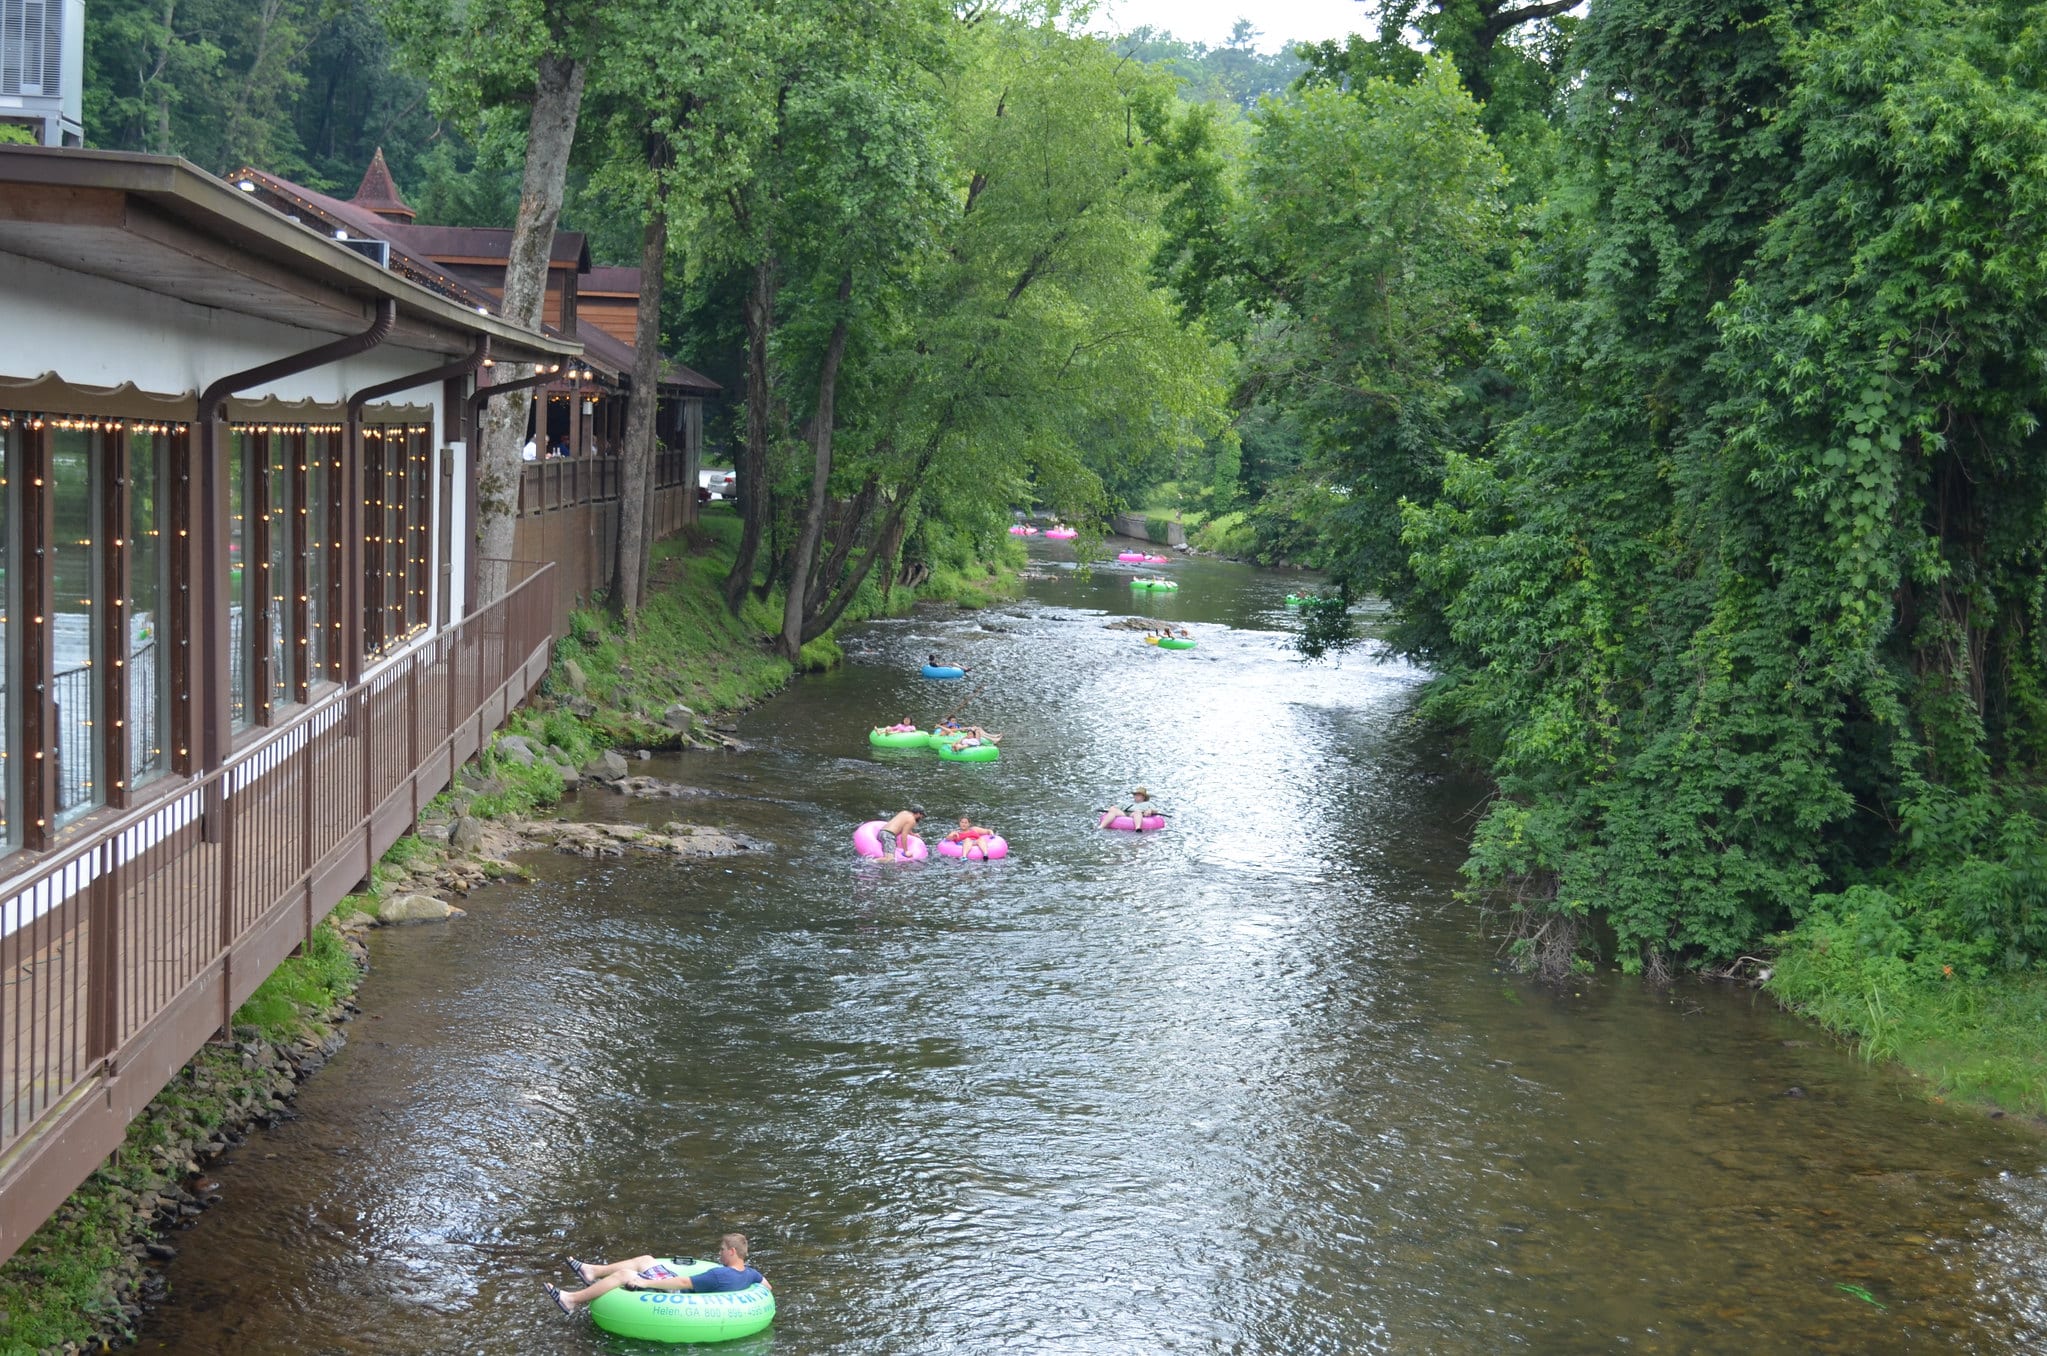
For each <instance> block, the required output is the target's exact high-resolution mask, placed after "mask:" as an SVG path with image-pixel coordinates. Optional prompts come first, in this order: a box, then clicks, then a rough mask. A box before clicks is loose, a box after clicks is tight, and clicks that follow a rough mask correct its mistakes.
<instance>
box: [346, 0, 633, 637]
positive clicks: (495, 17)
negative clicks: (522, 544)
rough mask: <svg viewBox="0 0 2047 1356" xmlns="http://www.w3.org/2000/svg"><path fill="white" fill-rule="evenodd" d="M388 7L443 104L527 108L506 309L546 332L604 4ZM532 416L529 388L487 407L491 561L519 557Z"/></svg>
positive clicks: (481, 463) (484, 587)
mask: <svg viewBox="0 0 2047 1356" xmlns="http://www.w3.org/2000/svg"><path fill="white" fill-rule="evenodd" d="M388 2H389V6H390V7H389V9H388V11H387V15H388V18H389V21H390V23H391V25H392V28H393V31H394V33H395V34H396V35H397V36H398V38H399V40H400V41H401V43H402V44H403V45H404V47H405V50H406V51H407V53H408V55H409V56H410V58H411V60H412V61H413V62H414V63H416V64H417V65H418V66H419V67H420V68H421V69H422V70H423V71H424V72H425V73H426V74H427V75H428V78H429V80H430V81H431V83H432V85H433V88H434V91H435V98H436V100H437V101H438V102H439V104H440V106H441V107H443V108H445V109H447V110H449V111H451V112H454V113H456V114H457V115H458V116H461V115H467V116H468V117H469V118H471V119H474V118H475V117H476V116H478V115H479V114H481V112H482V111H483V110H484V109H486V108H500V107H508V106H515V105H517V106H524V107H525V108H526V109H527V118H526V159H525V173H524V176H523V179H522V181H521V184H520V189H519V210H518V214H517V215H516V216H515V217H514V219H513V222H512V241H511V246H510V248H509V250H508V254H509V256H510V257H509V259H508V260H507V262H506V265H505V284H504V295H503V298H502V301H501V304H500V308H499V309H500V311H501V313H502V314H503V315H504V317H505V318H506V319H507V320H509V321H511V322H512V323H513V324H515V325H523V326H526V327H527V328H529V329H538V328H539V327H540V324H541V320H542V317H543V315H544V313H545V310H544V308H545V303H546V299H547V281H548V262H549V260H550V259H551V258H552V256H553V253H554V235H555V226H556V224H557V222H558V221H559V220H560V217H561V208H562V195H563V191H564V188H565V185H566V182H567V179H568V169H569V154H570V151H571V150H572V149H573V148H574V145H575V140H576V121H577V118H578V117H579V116H580V114H581V112H582V106H583V89H584V85H585V82H586V80H587V79H588V75H589V65H590V61H591V59H592V58H593V56H594V55H596V53H597V51H598V49H599V45H600V42H601V39H602V37H603V29H602V26H601V18H602V15H603V10H604V7H603V6H602V5H599V4H598V3H596V0H538V3H537V4H528V3H526V2H525V0H481V2H480V3H461V4H451V3H450V0H388ZM496 370H497V372H498V373H499V374H500V375H501V376H502V377H503V378H504V379H505V380H507V381H511V380H518V379H520V378H523V377H526V376H530V375H531V374H532V373H531V369H528V368H516V367H510V366H509V365H501V366H500V367H498V368H497V369H496ZM531 411H532V399H531V393H530V392H529V391H523V390H522V391H519V392H516V393H514V394H512V395H510V396H507V397H501V398H499V399H497V400H493V401H491V402H490V403H489V404H488V405H487V406H486V407H485V415H484V418H483V421H482V427H481V429H480V430H479V432H478V437H477V443H478V446H477V448H476V454H475V474H476V485H477V524H476V535H477V549H478V554H479V555H480V556H481V557H482V558H483V559H485V560H487V561H502V560H508V559H510V558H511V555H512V550H513V545H512V542H513V534H514V529H515V527H516V523H517V518H518V512H519V480H520V470H521V465H522V458H521V455H520V454H521V449H522V448H523V446H524V444H525V442H526V426H527V422H528V419H529V417H530V416H531ZM479 585H480V589H481V593H480V599H481V601H484V602H488V601H490V599H492V598H494V597H496V596H498V595H499V594H501V593H503V592H504V590H505V588H506V585H507V578H506V575H505V573H504V572H503V571H502V570H498V569H492V568H486V570H485V571H484V577H483V579H482V580H480V581H479Z"/></svg>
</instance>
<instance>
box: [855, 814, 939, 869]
mask: <svg viewBox="0 0 2047 1356" xmlns="http://www.w3.org/2000/svg"><path fill="white" fill-rule="evenodd" d="M887 825H888V821H887V820H884V819H870V820H868V821H867V822H866V823H865V824H862V825H861V826H860V827H859V828H857V829H855V830H853V851H855V852H857V853H859V854H860V855H861V856H863V857H879V856H881V831H882V829H884V828H886V827H887ZM896 845H897V849H898V850H897V853H896V855H897V857H898V859H899V860H902V861H906V862H921V861H923V860H924V859H925V858H926V857H929V856H930V855H931V849H929V848H927V847H925V846H924V840H923V839H922V838H919V837H918V836H917V835H916V834H914V833H906V834H903V835H902V836H901V837H900V838H898V839H897V840H896Z"/></svg>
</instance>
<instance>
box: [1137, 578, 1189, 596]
mask: <svg viewBox="0 0 2047 1356" xmlns="http://www.w3.org/2000/svg"><path fill="white" fill-rule="evenodd" d="M1130 587H1131V588H1134V589H1139V590H1145V589H1149V590H1150V591H1152V592H1154V593H1172V592H1174V591H1175V590H1177V589H1178V588H1179V587H1180V586H1179V585H1178V584H1175V583H1174V582H1173V581H1172V580H1170V579H1133V580H1131V581H1130Z"/></svg>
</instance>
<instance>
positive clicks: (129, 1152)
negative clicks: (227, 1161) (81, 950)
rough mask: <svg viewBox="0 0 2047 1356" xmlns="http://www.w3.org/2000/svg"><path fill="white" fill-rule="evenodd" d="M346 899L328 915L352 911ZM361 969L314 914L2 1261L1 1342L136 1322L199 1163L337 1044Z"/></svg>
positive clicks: (86, 1335) (115, 1329)
mask: <svg viewBox="0 0 2047 1356" xmlns="http://www.w3.org/2000/svg"><path fill="white" fill-rule="evenodd" d="M363 904H364V901H361V900H357V899H355V898H354V897H351V898H350V899H349V900H346V901H344V902H343V904H342V905H341V907H340V908H338V909H337V910H336V911H335V915H336V917H341V916H345V915H347V914H348V913H351V912H356V911H359V910H360V909H361V908H362V907H363ZM360 977H361V965H360V962H359V952H358V948H357V947H356V946H355V945H354V944H352V943H351V942H349V941H348V940H347V939H345V938H344V937H343V935H342V933H341V931H340V930H339V929H338V928H337V927H336V926H335V918H329V919H328V920H327V921H326V922H324V923H322V924H321V926H320V927H319V929H318V930H317V931H316V932H315V933H314V937H313V942H312V945H310V946H309V947H307V948H306V951H305V954H303V955H300V956H294V957H292V958H291V959H289V960H287V961H285V963H284V964H283V965H282V966H280V967H279V968H278V970H277V971H276V973H274V974H272V975H271V976H270V978H269V979H267V980H265V981H264V982H263V984H262V986H261V987H259V988H258V989H257V990H256V992H255V993H254V994H252V995H251V996H250V998H249V1001H248V1002H247V1003H245V1004H243V1006H242V1008H241V1010H240V1011H239V1012H237V1013H236V1014H235V1033H234V1034H235V1040H234V1041H233V1042H232V1043H226V1042H214V1043H212V1044H209V1045H207V1046H206V1048H205V1049H203V1050H202V1051H200V1053H199V1054H198V1056H197V1057H195V1058H194V1059H193V1060H192V1062H191V1063H190V1064H188V1065H186V1066H185V1068H184V1070H183V1071H182V1072H181V1073H180V1074H179V1075H178V1076H177V1078H175V1079H174V1080H172V1082H171V1084H170V1086H169V1087H167V1088H165V1089H164V1090H163V1091H162V1092H160V1093H158V1094H157V1096H156V1099H155V1100H154V1101H152V1102H151V1103H150V1104H149V1106H148V1108H147V1109H145V1110H144V1111H143V1113H142V1115H140V1116H139V1117H137V1118H136V1119H135V1121H134V1122H133V1123H132V1124H131V1125H129V1127H128V1134H127V1137H126V1139H125V1140H124V1142H123V1143H122V1146H121V1148H120V1149H119V1150H117V1151H116V1152H115V1153H114V1155H113V1156H112V1157H111V1158H109V1159H108V1160H107V1162H106V1163H105V1164H103V1165H102V1166H101V1167H100V1168H99V1169H98V1170H97V1171H96V1172H94V1173H93V1175H92V1176H91V1177H89V1178H87V1179H86V1181H85V1183H84V1185H82V1186H80V1187H79V1189H78V1190H77V1191H75V1192H73V1193H72V1195H71V1198H70V1199H69V1200H68V1201H66V1202H65V1203H64V1205H63V1207H62V1208H60V1209H59V1210H58V1211H57V1213H56V1214H55V1215H53V1216H51V1218H50V1219H49V1220H48V1221H47V1222H46V1223H44V1225H43V1226H42V1227H41V1228H40V1229H38V1230H37V1231H36V1232H35V1233H34V1234H33V1235H31V1236H30V1237H29V1239H28V1240H27V1241H26V1242H25V1243H23V1244H22V1246H21V1248H20V1249H19V1250H18V1251H17V1252H16V1253H15V1254H14V1256H13V1257H12V1258H11V1259H9V1261H8V1262H7V1265H6V1266H5V1267H0V1352H4V1353H6V1356H27V1353H33V1352H46V1351H52V1350H64V1349H66V1347H67V1344H69V1346H70V1348H71V1349H76V1350H87V1349H97V1347H98V1346H99V1344H100V1343H101V1342H102V1341H105V1340H108V1339H113V1340H119V1339H121V1338H123V1337H126V1336H127V1335H129V1334H131V1333H132V1332H133V1326H134V1322H135V1319H136V1318H137V1316H138V1315H139V1314H140V1312H141V1305H142V1303H143V1301H144V1300H145V1299H146V1298H147V1297H148V1296H149V1294H150V1279H151V1277H152V1276H153V1272H152V1271H151V1269H150V1268H149V1262H150V1260H151V1259H152V1257H153V1256H159V1257H160V1256H163V1255H167V1247H166V1245H164V1244H161V1243H155V1242H153V1240H154V1239H155V1238H156V1237H157V1236H158V1235H160V1234H162V1233H164V1232H166V1231H167V1230H169V1229H171V1228H174V1227H175V1226H176V1225H177V1224H178V1223H180V1222H181V1221H182V1220H183V1219H184V1218H186V1217H187V1216H188V1215H190V1214H192V1213H196V1212H197V1211H198V1210H199V1209H201V1208H203V1203H204V1197H205V1194H206V1192H205V1187H204V1184H203V1182H202V1181H200V1180H196V1179H197V1178H198V1173H199V1171H200V1164H201V1162H202V1161H203V1160H204V1159H206V1158H208V1157H210V1156H211V1155H212V1154H216V1153H219V1152H222V1151H223V1150H224V1149H225V1148H226V1147H227V1146H228V1144H229V1142H230V1141H232V1140H233V1139H235V1138H238V1137H239V1136H240V1135H241V1134H242V1133H243V1132H244V1131H245V1130H246V1129H247V1128H248V1127H250V1126H251V1125H254V1124H259V1123H267V1122H268V1121H269V1120H271V1119H272V1118H274V1117H275V1115H276V1114H277V1112H278V1111H279V1110H280V1109H281V1108H282V1106H283V1099H285V1098H287V1097H289V1096H290V1093H291V1089H292V1088H293V1087H294V1086H295V1085H296V1083H297V1080H298V1078H299V1077H300V1076H302V1075H301V1071H302V1070H303V1071H304V1072H310V1068H308V1067H307V1066H308V1065H313V1066H314V1067H317V1065H316V1064H314V1059H315V1057H317V1058H318V1059H319V1060H324V1058H325V1055H326V1052H327V1051H328V1050H329V1049H331V1047H332V1044H333V1043H335V1042H336V1041H337V1039H338V1038H337V1037H336V1034H335V1031H334V1019H336V1018H337V1017H339V1016H341V1015H342V1012H343V1009H344V1005H345V1004H346V1003H347V1000H348V996H349V995H350V994H352V993H353V992H354V991H355V988H356V985H357V983H358V982H359V980H360Z"/></svg>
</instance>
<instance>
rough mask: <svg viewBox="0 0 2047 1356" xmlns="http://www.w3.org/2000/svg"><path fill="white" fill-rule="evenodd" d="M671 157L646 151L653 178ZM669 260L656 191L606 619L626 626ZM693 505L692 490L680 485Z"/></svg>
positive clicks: (662, 202) (645, 236)
mask: <svg viewBox="0 0 2047 1356" xmlns="http://www.w3.org/2000/svg"><path fill="white" fill-rule="evenodd" d="M671 159H672V157H671V156H670V155H669V152H668V141H667V139H666V138H665V137H655V138H654V144H653V145H652V146H650V147H649V149H648V155H647V160H648V164H649V167H650V168H652V169H653V171H654V172H655V173H656V174H657V175H658V174H660V173H661V172H662V171H663V170H665V169H666V168H667V167H668V164H669V162H670V160H671ZM667 262H668V189H667V185H666V184H665V183H659V184H657V185H656V188H655V195H654V204H653V207H652V208H651V209H650V210H649V212H648V215H647V224H646V227H645V229H644V230H643V232H642V234H641V240H640V308H639V312H638V314H637V315H636V316H635V317H634V320H633V398H632V403H631V404H630V405H628V406H627V407H626V416H625V465H624V467H623V472H624V475H623V483H622V484H621V485H620V486H619V495H618V559H617V561H616V567H615V568H614V570H613V571H612V576H611V615H612V616H614V617H616V618H618V620H619V621H621V622H623V623H625V624H626V625H627V626H628V627H630V626H631V625H632V623H633V618H634V616H635V615H636V614H637V613H638V612H639V610H640V604H641V600H642V599H643V598H644V596H645V595H646V591H647V556H648V554H649V552H648V547H649V546H650V545H651V542H650V540H649V538H650V537H651V536H652V532H651V530H650V529H651V528H652V525H653V506H654V491H653V485H654V474H653V473H654V416H655V413H656V411H657V410H658V409H659V408H660V403H661V284H662V281H663V275H664V274H665V273H666V271H667V268H666V265H667ZM683 491H684V494H685V495H686V496H687V497H688V498H689V499H690V500H691V501H692V502H694V501H695V499H696V486H695V485H694V484H690V485H685V486H684V487H683Z"/></svg>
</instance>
